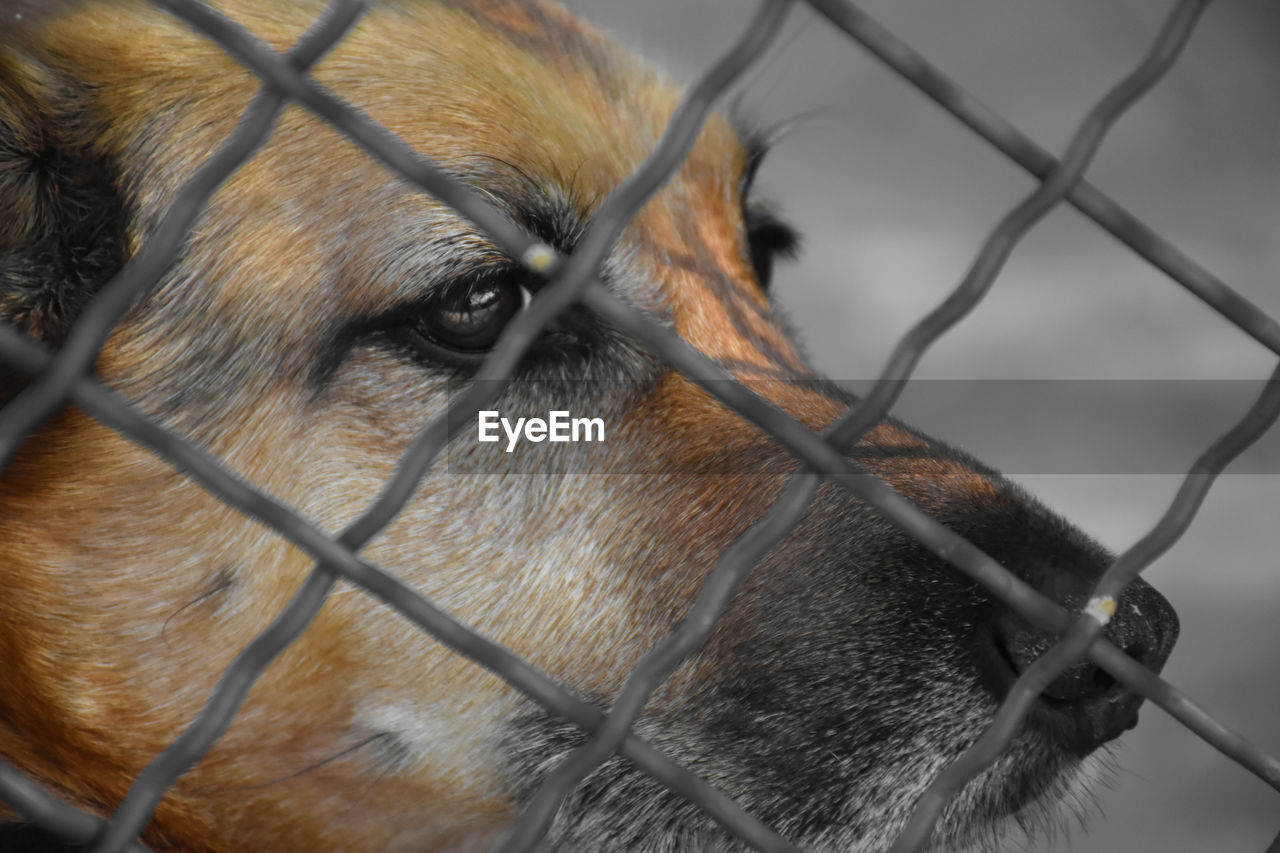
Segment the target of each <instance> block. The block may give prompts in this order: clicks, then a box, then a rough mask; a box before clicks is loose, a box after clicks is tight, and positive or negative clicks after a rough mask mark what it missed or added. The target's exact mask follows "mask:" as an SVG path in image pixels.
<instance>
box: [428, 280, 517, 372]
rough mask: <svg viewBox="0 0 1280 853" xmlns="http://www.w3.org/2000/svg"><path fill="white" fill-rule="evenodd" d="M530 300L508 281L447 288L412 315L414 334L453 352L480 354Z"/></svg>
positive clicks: (513, 283)
mask: <svg viewBox="0 0 1280 853" xmlns="http://www.w3.org/2000/svg"><path fill="white" fill-rule="evenodd" d="M530 298H531V297H530V294H529V291H528V289H527V288H525V287H524V286H523V285H522V284H520V283H519V282H518V281H515V280H512V279H510V278H508V277H501V278H486V279H485V280H481V281H475V280H473V281H468V282H465V283H458V284H455V285H453V286H447V287H445V288H444V289H443V290H442V292H441V293H439V294H438V295H437V296H435V297H434V298H432V299H431V300H430V301H429V302H427V303H426V304H425V305H424V306H422V308H421V309H420V310H419V311H418V312H415V323H414V331H415V332H417V333H418V334H419V335H421V336H422V337H424V338H426V339H427V341H429V342H430V343H432V344H435V345H437V346H440V347H444V348H445V349H448V350H452V351H454V352H458V353H465V354H477V353H483V352H486V351H488V350H489V349H492V348H493V345H494V344H495V343H497V341H498V336H499V335H501V334H502V330H503V329H505V328H506V326H507V323H509V322H511V318H512V317H514V316H515V315H516V314H518V313H520V310H521V309H522V308H524V306H525V305H527V304H528V302H529V299H530Z"/></svg>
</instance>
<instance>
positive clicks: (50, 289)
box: [0, 47, 127, 345]
mask: <svg viewBox="0 0 1280 853" xmlns="http://www.w3.org/2000/svg"><path fill="white" fill-rule="evenodd" d="M101 138H102V133H101V125H100V124H99V122H98V120H97V119H96V118H95V117H94V116H93V115H92V109H91V106H90V103H89V98H88V90H87V89H86V88H85V87H83V86H79V85H77V84H76V83H74V82H73V81H70V80H69V79H67V78H66V77H65V75H61V74H58V73H56V72H54V71H52V70H50V69H49V68H47V67H46V66H44V65H42V64H41V63H39V62H36V61H34V60H31V59H29V58H28V57H25V56H23V55H22V54H20V53H17V52H16V51H12V50H6V49H5V48H3V47H0V319H4V320H7V321H8V322H10V323H13V324H14V325H16V326H18V327H19V328H21V329H23V330H25V331H27V332H29V333H30V334H33V335H35V336H36V337H39V338H41V339H43V340H45V341H46V342H48V343H51V344H54V345H57V344H58V343H60V342H61V341H62V339H63V338H65V337H66V335H67V332H68V330H69V329H70V327H71V324H72V323H73V322H74V321H75V319H76V317H77V316H78V315H79V314H80V311H81V310H82V309H83V307H84V305H85V304H86V303H87V302H88V301H89V299H90V298H91V297H92V296H93V294H94V293H96V292H97V291H98V289H99V288H101V286H102V285H103V284H104V283H105V282H106V281H107V280H108V279H110V278H111V276H112V275H114V274H115V273H116V272H117V271H118V270H119V269H120V267H121V266H122V265H123V263H124V258H125V254H126V250H127V239H126V230H125V223H126V220H125V212H124V211H125V208H124V204H123V202H122V197H121V189H120V186H119V179H118V170H117V169H114V168H112V162H111V160H110V158H109V157H107V156H105V155H104V154H103V153H102V152H101V150H100V147H99V146H100V140H101Z"/></svg>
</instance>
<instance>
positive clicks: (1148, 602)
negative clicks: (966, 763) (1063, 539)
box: [980, 580, 1178, 755]
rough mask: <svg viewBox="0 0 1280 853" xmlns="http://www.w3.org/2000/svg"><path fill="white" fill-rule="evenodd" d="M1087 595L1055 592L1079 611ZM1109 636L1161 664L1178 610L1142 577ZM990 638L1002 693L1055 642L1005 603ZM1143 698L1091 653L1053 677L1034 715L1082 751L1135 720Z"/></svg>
mask: <svg viewBox="0 0 1280 853" xmlns="http://www.w3.org/2000/svg"><path fill="white" fill-rule="evenodd" d="M1086 596H1087V593H1079V592H1074V593H1068V594H1067V595H1066V596H1064V597H1058V598H1059V601H1061V602H1062V603H1063V604H1064V605H1065V606H1066V607H1068V608H1069V609H1071V610H1074V611H1079V609H1080V606H1081V604H1082V603H1083V601H1084V600H1085V599H1086ZM1064 598H1065V600H1064ZM1105 636H1106V637H1107V638H1108V639H1109V640H1111V642H1113V643H1114V644H1115V645H1116V646H1118V647H1119V648H1120V649H1122V650H1123V651H1124V652H1125V653H1126V654H1127V655H1129V656H1130V657H1132V658H1133V659H1134V660H1136V661H1138V662H1139V663H1141V664H1143V665H1144V666H1146V667H1147V668H1148V669H1151V670H1153V671H1155V672H1159V671H1160V670H1161V668H1162V667H1163V666H1164V663H1165V661H1166V660H1168V658H1169V653H1170V652H1171V651H1172V650H1173V644H1174V641H1175V640H1177V638H1178V617H1177V614H1176V613H1175V612H1174V610H1173V607H1172V606H1171V605H1170V604H1169V602H1168V601H1166V600H1165V598H1164V596H1162V595H1160V593H1158V592H1156V591H1155V589H1153V588H1152V587H1151V585H1150V584H1148V583H1146V582H1144V581H1142V580H1138V581H1135V582H1134V583H1133V584H1131V585H1130V586H1129V588H1128V589H1126V590H1125V592H1124V594H1123V595H1122V596H1121V597H1120V600H1119V601H1118V602H1117V606H1116V612H1115V615H1114V616H1113V617H1112V619H1111V621H1110V623H1108V625H1107V628H1106V631H1105ZM987 641H988V642H989V643H990V644H991V646H992V648H989V649H988V655H987V657H988V667H987V668H990V667H992V666H994V667H995V668H996V669H997V671H996V672H995V673H994V678H993V679H991V680H992V681H994V683H995V685H996V687H997V692H998V693H999V694H1000V696H1001V698H1003V696H1004V694H1005V693H1006V692H1007V691H1008V688H1009V687H1010V686H1011V685H1012V683H1013V680H1014V679H1015V678H1017V677H1018V676H1019V675H1021V674H1022V673H1023V672H1024V671H1025V670H1026V669H1027V667H1029V666H1031V664H1032V663H1033V662H1034V661H1035V660H1036V658H1038V657H1039V656H1040V655H1042V654H1043V653H1044V652H1045V651H1046V650H1047V649H1048V648H1049V646H1050V645H1052V644H1053V642H1054V638H1053V637H1050V636H1048V635H1047V634H1045V633H1044V632H1043V631H1040V630H1038V629H1036V628H1033V627H1031V626H1030V625H1028V624H1027V623H1026V622H1024V621H1023V620H1022V619H1021V618H1019V617H1018V616H1016V615H1014V614H1013V613H1012V612H1011V611H1009V610H1008V609H1007V608H1004V607H1000V608H999V612H998V613H997V615H996V616H995V619H994V624H993V625H992V630H991V631H990V633H989V634H988V635H987ZM980 657H981V656H980ZM1000 670H1003V672H1001V671H1000ZM988 674H989V675H990V674H991V673H988ZM1141 704H1142V697H1141V696H1138V695H1137V694H1135V693H1134V692H1133V691H1131V690H1129V689H1128V688H1127V687H1125V686H1124V685H1123V684H1120V683H1119V682H1117V681H1116V680H1115V679H1114V678H1112V677H1111V676H1110V675H1108V674H1107V673H1106V672H1104V671H1103V670H1101V669H1099V668H1098V667H1096V666H1094V665H1093V664H1092V663H1090V662H1088V661H1087V660H1086V661H1081V662H1079V663H1077V664H1076V665H1074V666H1072V667H1071V668H1070V669H1068V670H1067V671H1066V672H1064V673H1062V675H1060V676H1058V678H1056V679H1054V680H1053V682H1051V683H1050V684H1049V686H1048V687H1047V688H1046V689H1045V691H1044V692H1043V693H1042V694H1041V698H1040V702H1039V703H1038V705H1039V707H1038V708H1037V709H1036V712H1035V716H1036V717H1037V721H1038V722H1039V723H1041V724H1042V725H1044V726H1045V727H1046V729H1047V730H1048V731H1049V733H1050V734H1051V735H1053V736H1055V737H1056V738H1057V739H1058V740H1059V741H1060V742H1061V743H1062V744H1063V746H1065V747H1067V748H1068V749H1070V750H1071V751H1073V752H1076V753H1078V754H1080V755H1084V754H1087V753H1089V752H1091V751H1093V750H1094V749H1096V748H1097V747H1099V746H1101V745H1102V744H1104V743H1106V742H1107V741H1109V740H1112V739H1113V738H1115V737H1118V736H1119V735H1120V734H1121V733H1123V732H1125V731H1126V730H1128V729H1131V728H1133V727H1134V725H1136V724H1137V722H1138V706H1139V705H1141Z"/></svg>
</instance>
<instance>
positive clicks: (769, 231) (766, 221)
mask: <svg viewBox="0 0 1280 853" xmlns="http://www.w3.org/2000/svg"><path fill="white" fill-rule="evenodd" d="M743 218H744V219H745V221H746V225H747V245H748V247H749V249H750V251H751V266H752V267H753V268H754V269H755V272H756V281H757V282H759V284H760V289H761V290H768V289H769V285H770V284H771V283H772V281H773V265H774V263H775V262H776V261H777V259H778V258H793V257H795V255H796V252H797V250H798V249H799V248H800V235H799V234H797V233H796V231H795V229H794V228H792V227H791V226H790V225H788V224H787V223H785V222H783V221H782V220H781V219H778V217H776V216H775V215H774V214H773V213H771V212H770V211H769V210H767V209H765V208H763V207H757V206H754V205H753V206H749V207H748V208H747V210H746V211H745V214H744V217H743Z"/></svg>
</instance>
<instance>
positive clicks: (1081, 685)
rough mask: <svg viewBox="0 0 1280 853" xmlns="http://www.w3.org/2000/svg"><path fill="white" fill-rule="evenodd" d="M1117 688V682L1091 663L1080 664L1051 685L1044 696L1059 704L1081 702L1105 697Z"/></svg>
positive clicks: (1045, 690)
mask: <svg viewBox="0 0 1280 853" xmlns="http://www.w3.org/2000/svg"><path fill="white" fill-rule="evenodd" d="M1115 686H1116V680H1115V679H1114V678H1112V677H1111V676H1110V675H1109V674H1107V673H1106V672H1104V671H1103V670H1101V669H1099V668H1098V667H1096V666H1094V665H1093V664H1090V663H1080V664H1076V665H1075V666H1073V667H1071V668H1070V669H1068V670H1067V671H1066V672H1064V673H1062V675H1059V676H1058V677H1057V678H1055V679H1054V680H1053V681H1051V682H1050V683H1049V686H1048V687H1046V688H1045V689H1044V693H1043V694H1042V695H1043V696H1044V697H1045V698H1046V699H1056V700H1057V701H1059V702H1080V701H1084V700H1088V699H1092V698H1094V697H1096V696H1103V695H1105V694H1106V693H1108V692H1109V691H1111V690H1112V689H1113V688H1114V687H1115Z"/></svg>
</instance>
